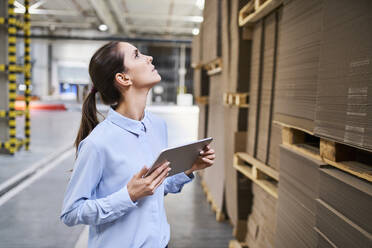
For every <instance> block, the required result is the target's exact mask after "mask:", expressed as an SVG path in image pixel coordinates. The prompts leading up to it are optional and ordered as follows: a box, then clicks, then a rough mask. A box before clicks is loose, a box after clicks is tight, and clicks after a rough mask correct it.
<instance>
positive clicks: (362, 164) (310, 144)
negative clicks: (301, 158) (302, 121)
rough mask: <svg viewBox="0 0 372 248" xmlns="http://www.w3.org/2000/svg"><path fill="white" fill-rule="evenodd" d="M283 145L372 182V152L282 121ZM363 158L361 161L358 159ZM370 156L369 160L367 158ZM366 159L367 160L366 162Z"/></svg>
mask: <svg viewBox="0 0 372 248" xmlns="http://www.w3.org/2000/svg"><path fill="white" fill-rule="evenodd" d="M277 123H278V124H280V125H282V142H283V145H285V146H287V147H290V148H291V149H293V150H296V151H298V152H301V153H303V154H306V155H308V156H310V157H313V158H315V159H318V160H322V161H324V162H325V163H327V164H329V165H331V166H334V167H336V168H338V169H340V170H343V171H345V172H347V173H349V174H352V175H354V176H357V177H359V178H363V179H365V180H367V181H369V182H372V153H371V152H368V151H364V150H362V149H359V148H356V147H353V146H349V145H345V144H342V143H339V142H336V141H332V140H329V139H325V138H323V137H316V136H315V135H314V134H313V133H312V132H309V131H306V130H303V129H300V128H296V127H293V126H290V125H286V124H283V123H279V122H277ZM361 157H364V158H363V161H362V160H361V159H360V158H361ZM369 158H370V160H369ZM366 161H369V163H368V164H367V163H366Z"/></svg>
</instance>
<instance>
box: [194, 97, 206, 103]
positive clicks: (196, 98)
mask: <svg viewBox="0 0 372 248" xmlns="http://www.w3.org/2000/svg"><path fill="white" fill-rule="evenodd" d="M195 101H196V103H197V104H208V102H209V97H208V96H196V97H195Z"/></svg>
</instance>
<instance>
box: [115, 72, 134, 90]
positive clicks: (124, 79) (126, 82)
mask: <svg viewBox="0 0 372 248" xmlns="http://www.w3.org/2000/svg"><path fill="white" fill-rule="evenodd" d="M115 80H116V82H117V83H119V84H120V85H121V86H125V87H126V86H130V85H132V81H131V80H130V77H129V76H128V75H127V74H124V73H116V75H115Z"/></svg>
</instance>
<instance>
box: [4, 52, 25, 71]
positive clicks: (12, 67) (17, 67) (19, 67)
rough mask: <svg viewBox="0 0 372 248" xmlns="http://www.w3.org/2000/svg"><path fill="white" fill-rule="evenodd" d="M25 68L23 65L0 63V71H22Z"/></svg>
mask: <svg viewBox="0 0 372 248" xmlns="http://www.w3.org/2000/svg"><path fill="white" fill-rule="evenodd" d="M14 52H15V51H14ZM25 70H26V68H25V67H24V66H23V65H4V64H0V71H5V72H8V71H14V72H16V73H24V72H25Z"/></svg>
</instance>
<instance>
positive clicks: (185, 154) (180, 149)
mask: <svg viewBox="0 0 372 248" xmlns="http://www.w3.org/2000/svg"><path fill="white" fill-rule="evenodd" d="M212 140H213V138H212V137H209V138H205V139H201V140H197V141H194V142H191V143H188V144H185V145H181V146H176V147H170V148H166V149H164V150H162V151H161V152H160V154H159V155H158V157H157V159H156V160H155V162H154V163H153V164H152V166H151V168H150V169H149V170H148V171H147V173H146V174H145V176H144V177H147V176H148V175H150V174H151V173H152V172H153V171H154V170H156V168H158V167H159V166H160V165H161V164H163V163H164V162H166V161H169V162H170V165H169V167H170V168H172V170H171V171H170V172H169V175H168V176H172V175H174V174H177V173H181V172H184V171H187V170H188V169H190V168H191V167H192V165H193V163H194V162H195V160H196V159H197V158H198V156H199V155H200V154H199V152H200V151H201V150H203V149H204V148H205V147H206V146H207V145H209V144H210V143H211V142H212Z"/></svg>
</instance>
